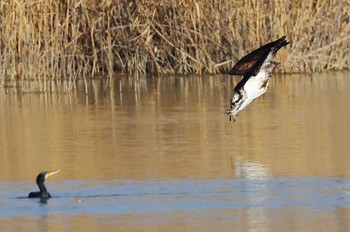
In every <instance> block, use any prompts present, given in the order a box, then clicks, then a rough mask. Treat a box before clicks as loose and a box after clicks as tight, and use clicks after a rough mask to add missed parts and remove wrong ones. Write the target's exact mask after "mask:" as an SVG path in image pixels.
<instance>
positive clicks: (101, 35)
mask: <svg viewBox="0 0 350 232" xmlns="http://www.w3.org/2000/svg"><path fill="white" fill-rule="evenodd" d="M349 17H350V2H349V0H330V1H317V0H306V1H296V0H294V1H290V0H280V1H270V0H263V1H260V0H246V1H239V0H225V1H205V0H199V1H189V0H183V1H179V0H160V1H145V0H133V1H128V0H114V1H113V0H102V1H92V0H67V1H55V0H0V85H1V84H2V85H4V83H5V82H6V83H8V84H12V85H16V84H17V85H22V86H24V85H25V88H26V89H27V90H28V91H31V90H32V88H34V89H37V90H38V91H54V90H55V83H57V82H60V81H63V80H65V81H67V82H65V83H67V85H66V88H67V90H68V91H69V90H70V89H72V88H74V81H75V80H77V79H82V80H84V81H85V83H86V80H87V79H89V78H99V77H113V76H115V75H117V74H126V75H131V76H136V77H137V76H140V75H143V76H144V75H146V74H154V75H161V74H164V73H170V74H189V73H195V74H202V73H212V74H213V73H220V72H226V71H227V70H228V69H229V68H230V67H231V66H232V65H233V63H234V62H235V61H237V60H238V59H239V58H240V57H241V56H243V55H245V54H246V53H247V52H248V51H251V50H252V49H254V48H256V47H258V46H259V45H261V44H264V43H266V42H268V41H271V40H273V39H276V38H278V37H280V36H282V35H287V38H288V40H290V41H291V44H290V45H289V46H288V48H287V49H283V51H281V52H280V57H279V59H280V60H281V61H282V62H283V65H281V66H280V71H282V72H308V71H322V70H325V69H326V70H330V69H334V70H344V69H349V68H350V55H349V53H350V52H349V51H350V45H349V44H350V43H349V42H350V23H349ZM31 80H36V85H35V87H31V82H30V81H31Z"/></svg>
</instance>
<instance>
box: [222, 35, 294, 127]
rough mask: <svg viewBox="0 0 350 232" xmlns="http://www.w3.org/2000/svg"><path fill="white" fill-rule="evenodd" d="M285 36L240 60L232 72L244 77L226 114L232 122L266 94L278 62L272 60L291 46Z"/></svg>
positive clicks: (231, 73)
mask: <svg viewBox="0 0 350 232" xmlns="http://www.w3.org/2000/svg"><path fill="white" fill-rule="evenodd" d="M285 38H286V37H285V36H283V37H281V38H279V39H278V40H276V41H273V42H271V43H268V44H265V45H264V46H262V47H260V48H258V49H256V50H254V51H252V52H251V53H249V54H248V55H246V56H244V57H243V58H242V59H240V60H239V61H238V62H237V63H236V64H235V65H234V66H233V68H232V69H231V70H230V72H229V74H230V75H242V76H243V78H242V79H241V81H240V82H239V83H238V84H237V85H236V87H235V88H234V90H233V97H232V99H231V101H230V108H229V109H227V111H226V114H227V115H230V121H231V119H232V118H233V121H235V118H236V117H237V116H238V114H239V112H240V111H242V110H243V109H244V108H245V107H247V106H248V105H249V104H250V103H251V102H252V101H253V100H254V99H255V98H258V97H260V96H261V95H263V94H264V93H266V91H267V88H268V86H269V79H270V77H271V76H272V73H273V71H274V69H275V68H276V66H277V65H278V64H279V63H278V62H276V61H274V60H272V59H273V58H274V56H275V55H276V53H277V51H278V50H279V49H280V48H282V47H284V46H286V45H287V44H289V42H287V41H286V40H285Z"/></svg>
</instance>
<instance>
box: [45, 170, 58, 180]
mask: <svg viewBox="0 0 350 232" xmlns="http://www.w3.org/2000/svg"><path fill="white" fill-rule="evenodd" d="M60 171H61V170H56V171H53V172H48V173H47V174H46V176H45V179H46V178H48V177H49V176H52V175H55V174H57V173H59V172H60Z"/></svg>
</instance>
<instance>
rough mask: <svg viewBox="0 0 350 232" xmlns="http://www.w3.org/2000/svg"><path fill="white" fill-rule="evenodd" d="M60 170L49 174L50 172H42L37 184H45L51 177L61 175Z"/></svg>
mask: <svg viewBox="0 0 350 232" xmlns="http://www.w3.org/2000/svg"><path fill="white" fill-rule="evenodd" d="M59 172H60V170H56V171H53V172H48V171H44V172H40V173H39V175H38V176H37V177H36V183H38V184H39V183H44V181H45V180H46V178H48V177H49V176H52V175H54V174H56V173H59Z"/></svg>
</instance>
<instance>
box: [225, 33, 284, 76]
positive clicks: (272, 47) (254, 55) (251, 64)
mask: <svg viewBox="0 0 350 232" xmlns="http://www.w3.org/2000/svg"><path fill="white" fill-rule="evenodd" d="M287 44H288V42H286V41H285V36H283V37H281V38H279V39H278V40H276V41H273V42H271V43H268V44H265V45H264V46H262V47H260V48H258V49H256V50H254V51H252V52H251V53H249V54H248V55H246V56H244V57H243V58H242V59H240V60H239V61H238V62H237V63H236V64H235V65H234V66H233V68H232V69H231V70H230V72H229V74H230V75H242V76H245V75H246V74H247V73H249V74H250V75H248V76H251V75H256V74H258V72H259V69H260V68H261V65H262V64H263V63H264V61H265V59H266V57H267V56H268V55H269V53H270V52H271V51H273V53H275V52H277V50H278V49H280V48H281V47H283V46H285V45H287Z"/></svg>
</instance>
